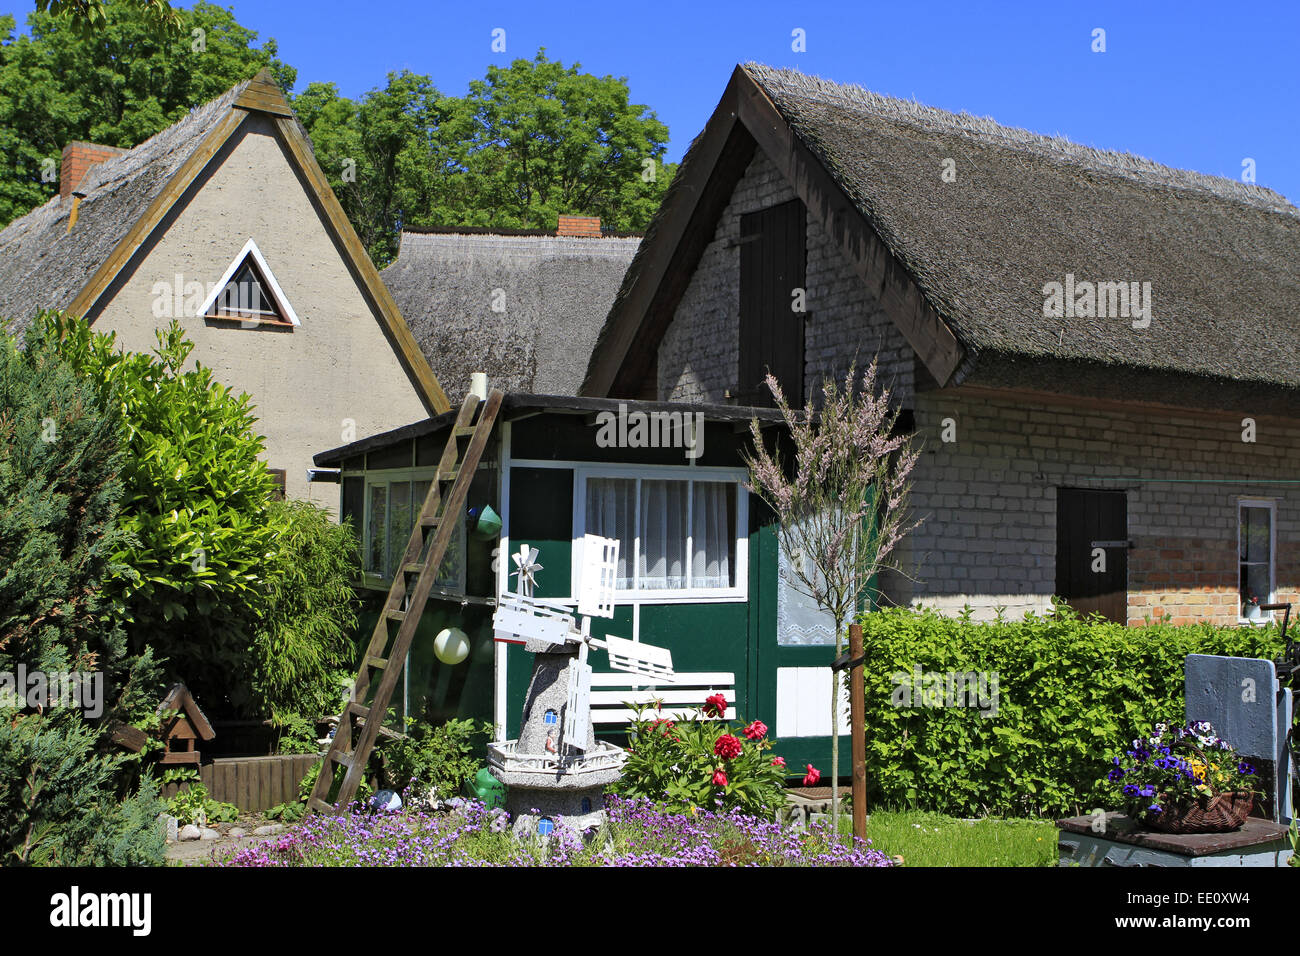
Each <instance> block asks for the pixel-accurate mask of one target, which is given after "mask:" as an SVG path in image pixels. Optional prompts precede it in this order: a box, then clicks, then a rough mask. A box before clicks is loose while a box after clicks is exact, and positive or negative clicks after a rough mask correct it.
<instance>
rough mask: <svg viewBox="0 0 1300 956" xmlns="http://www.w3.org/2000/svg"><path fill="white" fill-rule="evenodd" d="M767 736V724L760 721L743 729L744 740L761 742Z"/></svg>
mask: <svg viewBox="0 0 1300 956" xmlns="http://www.w3.org/2000/svg"><path fill="white" fill-rule="evenodd" d="M766 736H767V724H765V723H763V722H762V721H761V720H756V721H754V722H753V723H752V724H750V725H749V726H748V727H746V728H745V739H746V740H762V739H763V738H764V737H766Z"/></svg>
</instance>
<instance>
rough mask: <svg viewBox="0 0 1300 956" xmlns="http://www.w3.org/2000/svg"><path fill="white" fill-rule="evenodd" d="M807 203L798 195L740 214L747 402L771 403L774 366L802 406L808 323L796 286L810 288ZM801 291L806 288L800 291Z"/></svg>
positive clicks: (743, 399)
mask: <svg viewBox="0 0 1300 956" xmlns="http://www.w3.org/2000/svg"><path fill="white" fill-rule="evenodd" d="M806 221H807V217H806V215H805V213H804V205H803V203H802V202H801V201H799V200H798V199H792V200H791V201H790V202H786V203H781V205H779V206H772V207H771V208H769V209H761V210H759V211H758V212H751V213H747V214H746V215H743V216H741V217H740V243H741V245H740V381H739V382H738V388H737V394H736V399H737V401H739V402H740V403H741V404H742V405H772V404H774V403H773V401H772V394H771V392H770V391H769V390H768V388H767V386H766V385H765V384H764V382H763V379H764V376H766V375H767V373H768V370H769V369H770V370H771V372H772V374H773V375H775V376H776V380H777V381H778V382H779V383H780V384H781V388H782V390H783V391H784V392H785V395H786V398H787V399H788V400H789V402H790V404H791V405H793V406H795V407H796V408H802V407H803V399H804V394H803V326H804V319H805V314H804V313H803V312H796V311H794V308H793V306H794V304H795V302H796V292H795V290H802V289H804V288H805V286H804V279H805V275H806V273H805V269H806V266H807V260H806V255H805V223H806ZM800 296H802V293H800Z"/></svg>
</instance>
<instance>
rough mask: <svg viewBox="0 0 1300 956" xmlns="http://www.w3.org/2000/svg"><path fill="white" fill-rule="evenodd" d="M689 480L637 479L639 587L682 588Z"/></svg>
mask: <svg viewBox="0 0 1300 956" xmlns="http://www.w3.org/2000/svg"><path fill="white" fill-rule="evenodd" d="M689 492H690V482H686V481H646V480H642V482H641V526H640V531H641V567H640V574H641V583H640V589H641V590H652V591H655V590H661V589H670V588H684V587H686V508H687V494H688V493H689Z"/></svg>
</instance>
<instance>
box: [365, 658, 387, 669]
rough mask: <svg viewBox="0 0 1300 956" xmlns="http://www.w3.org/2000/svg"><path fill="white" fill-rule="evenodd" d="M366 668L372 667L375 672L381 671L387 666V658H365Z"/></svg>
mask: <svg viewBox="0 0 1300 956" xmlns="http://www.w3.org/2000/svg"><path fill="white" fill-rule="evenodd" d="M366 666H367V667H373V668H374V669H375V670H380V671H381V670H383V669H384V668H385V667H387V666H388V658H386V657H374V656H370V657H367V658H366Z"/></svg>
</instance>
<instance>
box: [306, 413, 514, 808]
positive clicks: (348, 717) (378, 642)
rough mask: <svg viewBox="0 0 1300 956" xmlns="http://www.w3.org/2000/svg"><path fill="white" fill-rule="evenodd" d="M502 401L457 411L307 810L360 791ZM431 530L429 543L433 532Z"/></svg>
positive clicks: (339, 802)
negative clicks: (463, 443) (339, 778)
mask: <svg viewBox="0 0 1300 956" xmlns="http://www.w3.org/2000/svg"><path fill="white" fill-rule="evenodd" d="M502 398H503V395H502V392H501V390H500V389H495V388H494V389H493V390H492V392H491V394H489V395H488V397H487V399H486V400H483V399H480V398H479V397H478V396H477V395H475V394H474V393H473V392H471V393H470V394H468V395H466V396H465V401H464V403H463V404H462V405H461V406H460V412H459V413H458V414H457V415H456V421H455V424H453V425H452V428H451V434H450V435H448V436H447V444H446V446H445V447H444V448H443V451H442V458H441V459H440V460H439V462H438V472H437V475H436V477H435V479H434V481H432V482H431V483H430V484H429V493H428V495H426V496H425V499H424V506H423V507H422V508H421V509H420V515H419V517H418V518H417V519H416V522H415V527H414V528H412V529H411V537H410V540H408V541H407V542H406V551H405V552H404V553H403V555H402V566H401V568H400V569H399V570H398V572H397V573H396V574H395V575H393V586H392V588H390V589H389V591H388V600H387V601H385V602H384V609H383V612H382V613H381V614H380V615H379V620H378V621H376V622H375V630H374V633H373V634H372V635H371V637H370V644H369V645H368V646H367V647H366V652H365V654H364V655H363V656H362V658H361V668H360V670H359V671H358V672H357V680H356V683H355V684H354V685H353V687H352V696H351V699H350V700H349V701H348V703H347V704H346V705H344V708H343V713H342V714H340V715H339V723H338V728H337V729H336V730H335V731H334V739H333V740H332V741H331V742H330V749H329V751H328V752H327V753H326V754H325V757H324V760H323V761H322V763H321V769H320V776H318V777H317V778H316V785H315V786H314V787H312V791H311V797H309V798H308V800H307V806H308V808H310V809H312V810H315V811H317V812H318V813H329V814H334V813H338V812H339V811H340V810H341V809H343V808H346V807H347V806H348V805H349V804H350V803H351V802H352V798H353V797H354V796H355V794H356V792H357V786H358V785H359V784H360V782H361V777H362V775H363V774H364V773H365V770H366V763H367V762H368V761H369V759H370V752H371V750H373V749H374V746H375V740H376V738H377V737H378V736H379V734H380V731H381V728H382V726H383V722H384V715H385V714H386V713H387V711H388V701H389V699H390V698H391V697H392V695H393V689H394V688H395V687H396V686H397V680H398V677H399V676H400V675H401V673H402V668H403V666H404V664H405V662H406V653H407V651H408V650H410V647H411V640H412V638H414V637H415V631H416V628H417V627H419V624H420V615H421V614H423V613H424V606H425V604H426V603H427V602H428V600H429V592H430V591H431V590H432V589H433V583H434V581H435V580H436V579H437V577H438V573H439V570H440V569H441V567H442V561H443V557H444V556H445V555H446V553H447V548H448V546H449V545H450V543H451V537H452V534H453V532H454V531H455V530H456V525H457V523H458V522H459V520H460V516H461V513H462V512H463V511H464V508H465V498H466V496H467V495H468V493H469V486H470V482H472V481H473V480H474V473H475V471H476V470H477V469H478V463H479V459H480V458H481V457H482V456H483V449H484V448H485V447H486V446H487V442H488V437H489V436H490V435H491V433H492V426H493V425H494V424H495V422H496V418H497V412H498V411H500V409H501V399H502ZM480 407H481V409H482V410H481V411H480ZM476 415H477V417H478V421H477V422H475V416H476ZM464 438H468V439H469V444H468V446H467V447H466V448H465V452H464V455H463V457H462V455H461V452H460V444H459V442H460V440H461V439H464ZM446 485H451V490H450V491H449V492H448V493H446V494H445V495H444V493H443V488H444V486H446ZM448 519H450V520H448ZM430 534H432V543H431V544H430V541H429V537H428V536H429V535H430ZM426 547H427V548H428V550H427V552H426V550H425V549H426ZM421 555H423V558H421ZM408 578H413V579H414V581H415V586H414V587H413V588H410V589H409V590H408ZM394 623H395V624H397V634H396V635H392V634H390V633H389V625H390V624H394ZM390 664H391V665H393V666H389V665H390ZM374 671H382V672H383V676H382V677H381V678H380V680H379V686H378V687H376V688H375V696H374V699H373V700H372V701H371V702H370V705H369V706H366V704H365V699H366V694H367V692H368V691H369V690H370V681H371V677H372V674H373V672H374ZM372 718H373V719H372ZM354 740H355V746H354V745H353V741H354ZM337 767H343V768H345V770H346V773H345V774H344V777H343V783H342V785H341V786H340V787H339V792H338V796H337V797H336V799H335V802H334V804H333V805H331V804H330V803H329V802H328V801H329V794H330V790H331V789H332V788H333V786H334V782H335V777H336V775H337V773H338V771H337Z"/></svg>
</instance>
